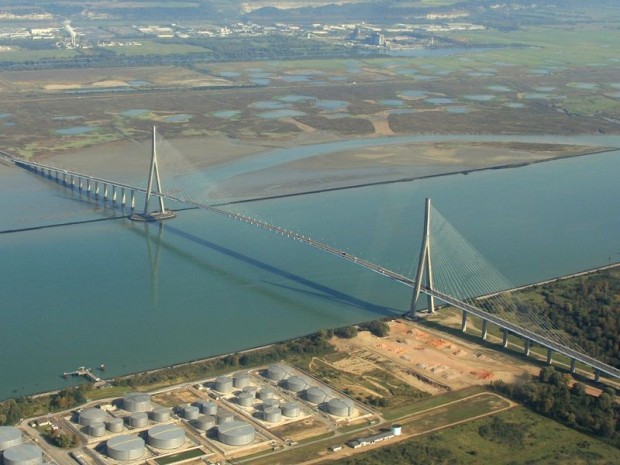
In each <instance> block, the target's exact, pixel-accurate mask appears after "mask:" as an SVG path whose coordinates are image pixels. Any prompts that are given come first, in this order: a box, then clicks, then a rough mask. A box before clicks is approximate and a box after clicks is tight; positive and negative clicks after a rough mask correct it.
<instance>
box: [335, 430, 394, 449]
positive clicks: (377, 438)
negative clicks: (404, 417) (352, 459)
mask: <svg viewBox="0 0 620 465" xmlns="http://www.w3.org/2000/svg"><path fill="white" fill-rule="evenodd" d="M401 433H402V428H401V426H400V425H393V426H392V429H390V430H389V431H382V432H381V433H377V434H373V435H372V436H366V437H363V438H357V439H352V440H350V441H348V442H347V445H348V446H350V447H352V448H353V449H357V448H359V447H363V446H369V445H371V444H376V443H377V442H381V441H385V440H386V439H392V438H395V437H397V436H400V435H401Z"/></svg>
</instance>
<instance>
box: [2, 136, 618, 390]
mask: <svg viewBox="0 0 620 465" xmlns="http://www.w3.org/2000/svg"><path fill="white" fill-rule="evenodd" d="M159 145H160V142H159V141H157V140H156V139H155V131H154V132H153V150H152V156H151V164H150V168H149V176H148V183H147V186H146V187H140V186H136V185H133V184H132V183H126V182H119V181H114V180H110V179H105V178H101V177H96V176H90V175H87V174H84V173H79V172H76V171H71V170H67V169H62V168H58V167H54V166H51V165H46V164H41V163H36V162H31V161H26V160H22V159H18V158H13V162H14V164H15V165H17V166H19V167H22V168H25V169H27V170H29V171H31V172H34V173H36V174H38V175H41V176H45V177H46V178H48V179H51V180H54V181H56V182H57V183H58V184H61V185H63V186H65V187H67V188H69V189H72V190H75V191H78V192H80V193H82V194H84V195H86V196H87V197H88V198H95V199H97V200H100V201H103V202H104V203H105V204H107V205H108V206H110V207H112V208H118V209H119V210H120V211H121V212H123V214H125V213H127V215H128V216H129V217H130V218H131V219H133V220H136V221H162V220H165V219H170V218H173V217H174V216H175V214H174V212H172V211H171V210H167V209H166V208H165V204H164V202H165V201H174V202H180V203H182V204H185V205H188V206H191V207H195V208H199V209H202V210H206V211H208V212H210V213H215V214H218V215H223V216H225V217H228V218H230V219H233V220H236V221H240V222H244V223H247V224H250V225H253V226H256V227H258V228H261V229H264V230H266V231H269V232H272V233H275V234H278V235H281V236H284V237H287V238H289V239H293V240H296V241H299V242H301V243H304V244H306V245H309V246H311V247H313V248H315V249H318V250H321V251H323V252H326V253H329V254H331V255H334V256H337V257H339V258H341V259H344V260H348V261H350V262H352V263H355V264H357V265H360V266H362V267H364V268H366V269H368V270H370V271H373V272H375V273H378V274H380V275H383V276H385V277H387V278H389V279H392V280H394V281H396V282H399V283H401V284H404V285H406V286H408V287H411V288H412V289H413V296H412V301H411V306H410V315H411V316H412V317H416V313H417V310H418V308H417V307H418V304H419V301H420V297H421V294H425V295H426V300H427V305H426V310H427V311H428V312H429V313H433V312H435V300H439V301H441V302H444V303H446V304H448V305H450V306H453V307H455V308H458V309H460V310H461V311H462V330H463V331H466V330H467V325H468V318H469V316H470V315H474V316H476V317H479V318H480V319H481V321H482V329H481V336H482V338H483V339H486V337H487V334H488V324H489V322H490V323H492V324H494V325H496V326H498V327H499V328H500V329H501V330H502V332H503V346H504V347H506V346H507V345H508V336H509V334H515V335H517V336H520V337H521V338H523V340H524V354H525V355H529V354H530V347H531V345H532V343H536V344H538V345H540V346H543V347H545V348H547V362H548V363H552V357H553V354H554V353H558V354H562V355H564V356H566V357H568V358H569V359H570V369H571V371H572V372H574V371H575V370H576V364H577V362H580V363H582V364H584V365H586V366H588V367H591V368H592V369H593V370H594V377H595V380H597V381H598V380H599V378H600V376H601V375H603V374H604V375H606V376H609V377H612V378H616V379H620V370H618V369H617V368H615V367H612V366H610V365H608V364H606V363H604V362H603V361H600V360H598V359H597V357H593V356H591V355H588V354H584V353H583V350H582V349H581V348H580V347H579V346H576V345H575V344H574V343H572V341H571V340H570V339H569V338H568V337H567V336H566V335H565V334H564V333H563V332H561V331H559V330H558V329H557V328H556V327H555V326H554V325H553V324H552V323H551V322H550V321H549V320H547V319H545V318H544V316H543V315H541V313H540V311H539V310H538V309H536V308H533V307H532V305H530V304H528V303H527V302H523V301H520V300H518V298H516V297H515V296H514V295H513V294H511V293H504V292H500V291H503V290H506V289H510V288H513V287H514V286H512V285H510V283H508V282H507V281H506V280H505V278H503V277H502V276H501V274H499V272H497V270H495V268H494V267H493V266H492V265H491V264H489V263H488V262H486V260H485V259H484V257H482V256H481V255H480V254H479V253H478V252H477V251H475V249H473V247H472V246H471V245H470V244H469V243H468V242H467V241H466V240H465V239H464V238H462V236H460V234H458V233H457V232H456V231H455V230H454V228H452V227H451V225H450V224H449V223H448V222H447V221H446V220H445V219H443V217H442V216H441V215H440V214H439V213H438V212H437V211H436V210H434V209H432V207H431V203H430V200H429V199H427V201H426V212H425V219H424V228H423V240H422V247H421V251H420V255H419V261H418V266H417V272H416V274H415V276H414V277H409V276H405V275H403V274H401V273H398V272H396V271H393V270H390V269H387V268H385V267H383V266H381V265H379V264H377V263H373V262H371V261H368V260H366V259H364V258H362V257H359V256H356V255H354V254H352V253H350V252H345V251H343V250H341V249H339V248H336V247H333V246H330V245H328V244H325V243H323V242H320V241H317V240H315V239H312V238H310V237H307V236H305V235H302V234H300V233H298V232H294V231H290V230H287V229H285V228H283V227H280V226H276V225H273V224H271V223H269V222H266V221H263V220H261V219H256V218H252V217H251V216H249V215H247V214H244V213H242V212H238V211H234V210H231V209H229V208H226V205H224V206H222V205H220V204H217V205H216V204H213V203H212V202H209V201H208V199H206V198H205V197H204V195H202V193H200V192H198V191H197V188H196V185H195V184H196V183H190V182H188V181H187V180H186V179H184V180H183V181H179V182H176V183H174V185H173V188H170V189H164V188H163V185H162V179H161V176H160V168H159V163H160V162H161V160H159V158H158V154H157V147H158V146H159ZM172 166H175V165H172ZM173 170H174V171H173V174H174V175H175V176H176V177H177V178H178V179H181V178H184V177H187V175H190V174H191V169H190V168H187V167H180V168H179V167H178V165H176V168H173ZM175 176H171V178H174V177H175ZM165 180H166V181H168V170H166V179H165ZM171 181H172V179H171ZM142 199H144V207H143V209H138V207H137V205H136V203H137V201H138V200H142ZM152 201H156V203H157V208H156V209H155V210H152V209H151V205H150V204H151V203H152ZM431 245H432V253H431ZM433 267H434V268H435V272H434V271H433ZM489 269H490V270H491V272H489ZM437 270H439V271H440V272H439V273H437ZM480 296H485V297H484V298H481V297H480Z"/></svg>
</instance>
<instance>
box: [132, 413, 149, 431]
mask: <svg viewBox="0 0 620 465" xmlns="http://www.w3.org/2000/svg"><path fill="white" fill-rule="evenodd" d="M148 423H149V416H148V414H147V413H146V412H135V413H132V414H131V415H129V417H128V418H127V424H128V425H129V426H131V427H132V428H143V427H145V426H146V425H148Z"/></svg>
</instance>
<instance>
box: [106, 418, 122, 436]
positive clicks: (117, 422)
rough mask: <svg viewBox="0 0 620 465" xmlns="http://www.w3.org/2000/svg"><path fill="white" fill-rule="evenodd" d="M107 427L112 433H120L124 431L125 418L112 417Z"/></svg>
mask: <svg viewBox="0 0 620 465" xmlns="http://www.w3.org/2000/svg"><path fill="white" fill-rule="evenodd" d="M106 427H107V428H108V431H109V432H110V433H120V432H121V431H123V419H122V418H112V419H110V420H109V421H108V422H107V423H106Z"/></svg>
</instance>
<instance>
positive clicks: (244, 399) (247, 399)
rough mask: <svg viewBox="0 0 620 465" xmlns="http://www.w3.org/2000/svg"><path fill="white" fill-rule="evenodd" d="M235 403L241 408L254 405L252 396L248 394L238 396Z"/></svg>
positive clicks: (243, 393)
mask: <svg viewBox="0 0 620 465" xmlns="http://www.w3.org/2000/svg"><path fill="white" fill-rule="evenodd" d="M237 402H239V405H241V406H242V407H251V406H252V404H253V403H254V396H253V395H252V394H250V393H249V392H242V393H241V394H239V397H237Z"/></svg>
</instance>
